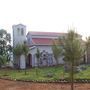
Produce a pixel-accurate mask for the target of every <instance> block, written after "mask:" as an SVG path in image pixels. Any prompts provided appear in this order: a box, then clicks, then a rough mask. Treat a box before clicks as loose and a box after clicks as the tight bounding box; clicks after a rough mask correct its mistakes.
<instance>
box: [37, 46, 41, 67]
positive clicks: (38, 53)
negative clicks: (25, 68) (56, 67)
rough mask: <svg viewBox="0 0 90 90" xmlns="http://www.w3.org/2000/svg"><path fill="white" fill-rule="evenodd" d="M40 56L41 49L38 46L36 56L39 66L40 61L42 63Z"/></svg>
mask: <svg viewBox="0 0 90 90" xmlns="http://www.w3.org/2000/svg"><path fill="white" fill-rule="evenodd" d="M40 56H41V53H40V50H39V49H38V48H37V53H36V58H37V65H38V67H39V63H40Z"/></svg>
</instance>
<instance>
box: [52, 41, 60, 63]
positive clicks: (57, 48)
mask: <svg viewBox="0 0 90 90" xmlns="http://www.w3.org/2000/svg"><path fill="white" fill-rule="evenodd" d="M52 51H53V54H54V58H55V60H56V64H57V65H58V64H59V61H58V59H59V57H60V56H61V55H62V48H61V47H60V46H59V45H56V44H55V42H54V43H53V46H52Z"/></svg>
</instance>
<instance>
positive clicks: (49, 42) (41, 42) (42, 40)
mask: <svg viewBox="0 0 90 90" xmlns="http://www.w3.org/2000/svg"><path fill="white" fill-rule="evenodd" d="M32 40H33V42H34V44H35V45H52V44H53V39H49V38H33V39H32Z"/></svg>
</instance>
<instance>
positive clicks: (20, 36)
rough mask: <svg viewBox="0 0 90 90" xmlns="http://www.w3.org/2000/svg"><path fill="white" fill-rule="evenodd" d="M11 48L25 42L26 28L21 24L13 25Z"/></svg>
mask: <svg viewBox="0 0 90 90" xmlns="http://www.w3.org/2000/svg"><path fill="white" fill-rule="evenodd" d="M12 28H13V46H14V47H15V46H16V45H17V44H23V43H24V41H26V26H25V25H23V24H18V25H13V26H12Z"/></svg>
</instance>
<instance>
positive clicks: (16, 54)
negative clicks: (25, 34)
mask: <svg viewBox="0 0 90 90" xmlns="http://www.w3.org/2000/svg"><path fill="white" fill-rule="evenodd" d="M13 54H14V58H15V59H16V60H18V61H17V62H18V64H19V67H20V56H21V54H22V45H20V44H17V45H16V47H14V48H13ZM16 60H15V61H16Z"/></svg>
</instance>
